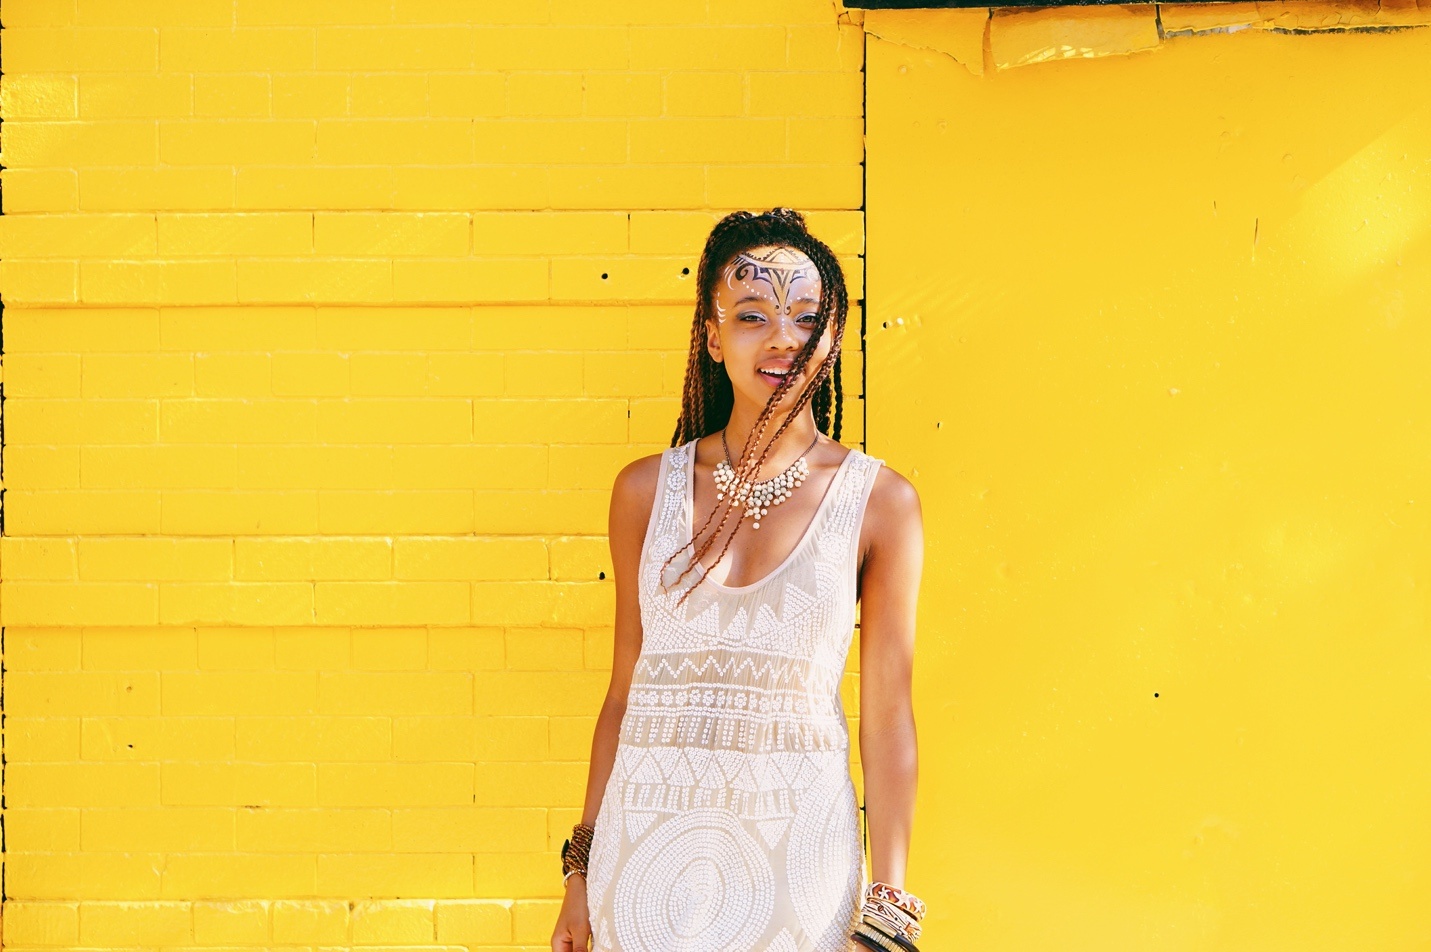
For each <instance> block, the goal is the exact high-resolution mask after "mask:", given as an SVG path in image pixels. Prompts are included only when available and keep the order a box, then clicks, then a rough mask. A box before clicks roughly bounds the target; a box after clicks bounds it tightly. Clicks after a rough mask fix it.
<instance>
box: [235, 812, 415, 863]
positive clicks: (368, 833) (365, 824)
mask: <svg viewBox="0 0 1431 952" xmlns="http://www.w3.org/2000/svg"><path fill="white" fill-rule="evenodd" d="M236 838H237V843H238V848H239V849H240V850H243V851H245V852H255V853H284V852H292V851H295V850H302V851H308V852H314V853H323V852H333V851H342V852H345V853H363V852H371V851H384V850H390V849H392V848H393V836H392V812H391V811H390V810H386V809H381V810H380V809H354V808H351V807H345V808H342V809H331V808H321V809H297V808H289V807H270V808H266V809H251V808H245V809H241V810H239V811H238V816H237V825H236Z"/></svg>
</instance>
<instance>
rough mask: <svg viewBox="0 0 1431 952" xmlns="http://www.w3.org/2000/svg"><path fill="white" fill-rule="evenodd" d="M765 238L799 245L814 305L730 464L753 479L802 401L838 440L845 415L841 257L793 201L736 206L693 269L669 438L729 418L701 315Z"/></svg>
mask: <svg viewBox="0 0 1431 952" xmlns="http://www.w3.org/2000/svg"><path fill="white" fill-rule="evenodd" d="M768 245H784V246H787V247H790V248H794V249H796V250H797V251H800V252H803V253H804V254H805V255H806V256H807V257H808V258H809V259H810V260H811V261H812V262H813V263H814V265H815V268H816V270H817V271H818V272H819V274H820V305H819V311H818V314H817V315H816V323H815V325H814V327H812V328H811V332H810V337H809V339H808V340H807V341H806V342H805V344H804V346H803V347H802V348H801V349H800V351H799V353H797V354H796V355H795V361H794V365H793V366H792V367H791V368H790V372H789V373H788V374H787V375H786V376H785V378H784V379H783V380H781V381H780V385H779V386H777V387H776V388H775V391H774V392H773V393H772V394H771V395H770V399H769V400H767V401H766V404H765V407H764V409H762V410H761V412H760V415H759V416H758V417H757V418H756V421H755V425H754V426H752V427H751V430H750V435H749V436H748V437H747V439H746V443H745V446H744V448H743V449H742V450H741V453H740V458H739V461H738V462H736V463H734V465H733V468H734V470H735V475H736V478H737V479H739V480H752V481H753V480H754V479H755V476H756V474H757V473H759V472H760V468H761V466H763V465H764V464H765V460H766V457H767V456H769V454H770V450H771V449H772V448H773V447H774V446H775V444H776V442H777V441H778V440H779V439H780V436H781V434H782V433H784V432H785V429H786V428H787V427H788V426H789V425H790V424H791V423H792V422H793V421H794V420H795V419H796V418H797V417H798V415H799V414H800V412H801V411H802V410H803V409H804V408H805V404H806V403H809V404H810V405H811V410H812V411H813V413H814V416H815V427H816V429H818V430H819V431H820V432H822V433H824V434H826V435H827V436H829V437H830V438H832V439H834V440H839V438H840V430H841V425H842V424H843V422H844V392H843V388H842V384H841V380H840V370H841V366H842V350H841V344H842V342H843V340H844V334H845V317H846V315H847V314H848V313H849V295H848V293H847V292H846V290H845V274H844V271H843V270H842V269H841V268H840V263H839V261H838V260H837V259H836V258H835V253H834V252H833V251H831V250H830V247H829V246H828V245H826V244H825V243H824V242H823V241H821V240H820V239H818V238H816V237H815V236H814V235H812V234H810V230H809V228H807V227H806V224H805V218H804V216H803V215H801V214H800V213H799V212H797V211H795V210H794V209H792V208H772V209H771V210H770V211H767V212H761V213H760V214H758V215H757V214H753V213H751V212H747V211H738V212H732V213H731V214H729V215H727V216H725V217H724V218H722V219H721V220H720V221H718V222H717V223H716V225H715V227H714V228H712V229H711V233H710V236H709V237H708V238H707V239H706V245H705V249H704V250H703V251H702V252H701V262H700V265H699V267H698V268H697V271H696V311H695V317H694V320H693V321H692V323H691V346H690V353H689V356H688V357H687V360H686V380H685V386H684V388H683V390H682V392H681V415H680V418H679V419H678V420H677V421H676V431H675V433H674V434H673V435H672V437H671V446H673V447H676V446H681V445H683V444H685V443H688V442H690V441H691V440H695V439H699V438H701V437H703V436H708V435H710V434H712V433H715V432H717V431H719V430H720V429H721V428H722V427H724V426H725V425H726V424H727V423H728V422H729V421H730V413H731V410H732V408H733V407H734V406H735V394H734V390H733V388H732V387H731V383H730V376H729V375H728V374H727V373H726V368H725V364H723V363H719V362H717V361H716V360H714V359H712V357H711V355H710V351H709V350H708V349H707V348H706V335H707V333H708V329H707V321H709V320H711V319H712V317H713V314H714V310H715V296H716V283H717V282H718V281H719V280H720V277H721V273H722V271H723V270H724V268H725V266H726V264H727V263H728V262H729V261H730V260H731V259H732V258H734V257H735V256H736V255H738V254H740V253H742V252H745V251H750V250H751V249H753V248H760V247H764V246H768ZM831 324H833V325H834V328H833V330H834V333H833V339H832V341H831V344H830V351H829V353H828V354H826V355H825V359H824V360H823V361H821V363H820V366H819V367H817V368H816V369H815V372H814V373H813V374H812V375H811V377H810V380H809V381H808V382H807V383H806V384H805V387H804V389H803V390H801V391H800V393H799V394H798V395H797V396H796V399H795V401H794V403H793V405H792V406H791V407H790V410H789V412H787V413H786V414H785V417H784V419H783V420H781V422H780V423H779V425H778V426H776V428H775V432H774V433H773V434H772V435H771V436H770V439H769V441H768V442H766V443H765V444H764V448H763V449H762V450H761V451H760V452H759V453H758V454H756V453H755V452H754V450H755V448H757V447H760V446H761V440H762V439H763V438H764V436H765V433H766V431H767V430H768V429H769V426H770V422H771V420H772V419H773V418H774V416H775V413H776V407H777V406H779V404H780V402H781V401H782V400H783V399H784V398H785V395H786V394H787V393H788V392H789V391H790V389H791V387H792V386H793V385H794V382H795V381H796V379H798V378H799V377H800V375H801V374H802V373H803V372H804V371H805V368H806V367H807V366H808V365H809V363H810V358H811V357H812V356H813V354H814V353H815V351H816V350H817V349H818V348H819V346H820V341H821V339H822V338H823V337H824V336H825V331H826V329H827V328H829V327H830V326H831ZM727 497H728V498H726V499H725V501H724V503H723V504H722V503H717V505H716V507H715V509H713V510H712V511H711V513H710V515H708V516H707V517H706V520H705V522H704V523H703V524H702V525H701V527H700V528H699V529H697V530H696V531H695V533H694V534H693V542H694V540H695V539H701V538H702V537H703V536H704V541H702V542H701V543H700V544H698V545H696V546H695V552H694V554H693V555H692V557H691V560H690V564H689V565H687V566H686V567H685V568H684V569H683V570H682V571H681V574H680V576H679V577H678V578H677V579H676V580H675V582H676V583H679V582H680V580H681V579H683V578H685V576H686V575H687V574H688V573H690V572H691V571H692V570H693V569H694V568H695V566H696V564H697V563H698V562H699V561H700V560H701V558H702V557H703V556H704V555H705V554H706V553H707V552H709V551H710V549H711V547H712V546H713V544H714V542H715V540H716V539H717V538H719V537H720V534H721V532H722V530H723V529H724V528H725V526H726V524H727V522H728V521H729V518H730V515H731V513H732V512H733V511H735V500H734V498H731V497H730V494H727ZM717 515H719V516H720V519H719V521H718V522H717V523H716V526H715V529H714V530H713V531H712V532H711V533H710V534H709V535H705V532H706V530H707V529H708V528H710V525H711V523H712V522H715V521H716V516H717ZM739 529H740V520H739V519H737V520H736V525H735V529H734V530H732V531H731V534H730V538H728V539H726V541H725V544H724V545H723V546H722V547H721V551H720V554H719V555H718V556H717V557H716V561H717V562H719V561H720V560H721V559H722V558H724V557H725V553H726V550H728V549H729V548H730V542H731V539H734V538H735V533H736V531H739ZM688 548H689V547H688ZM681 551H684V550H678V551H677V552H676V553H674V554H672V556H671V558H670V559H668V560H667V562H666V564H667V565H668V566H669V565H670V563H671V562H672V561H673V560H674V559H675V558H676V556H677V555H679V554H681ZM703 577H704V576H703ZM673 584H675V583H673ZM697 584H699V581H698V582H697ZM693 588H694V586H693ZM689 594H690V591H689V590H688V591H687V592H685V593H684V594H683V595H682V596H681V598H682V600H683V601H684V599H685V596H686V595H689Z"/></svg>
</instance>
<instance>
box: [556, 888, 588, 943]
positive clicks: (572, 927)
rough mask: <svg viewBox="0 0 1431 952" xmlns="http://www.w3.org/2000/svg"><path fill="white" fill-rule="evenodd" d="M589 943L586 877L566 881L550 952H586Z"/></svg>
mask: <svg viewBox="0 0 1431 952" xmlns="http://www.w3.org/2000/svg"><path fill="white" fill-rule="evenodd" d="M590 942H591V913H590V912H589V911H588V910H587V908H586V877H585V876H582V875H580V874H577V875H575V876H572V877H571V878H570V879H568V880H567V881H566V897H565V898H564V899H562V901H561V912H559V913H557V922H556V929H555V930H553V931H552V952H587V948H588V946H589V944H590Z"/></svg>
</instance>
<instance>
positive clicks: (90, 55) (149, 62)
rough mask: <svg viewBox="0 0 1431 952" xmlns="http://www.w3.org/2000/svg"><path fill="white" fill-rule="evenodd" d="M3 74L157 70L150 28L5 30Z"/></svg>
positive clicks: (156, 52)
mask: <svg viewBox="0 0 1431 952" xmlns="http://www.w3.org/2000/svg"><path fill="white" fill-rule="evenodd" d="M4 64H6V74H11V73H82V72H96V73H99V72H124V70H147V72H153V70H156V69H159V34H157V33H156V31H155V30H153V29H145V27H133V29H24V27H7V29H6V53H4Z"/></svg>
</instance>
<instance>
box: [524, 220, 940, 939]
mask: <svg viewBox="0 0 1431 952" xmlns="http://www.w3.org/2000/svg"><path fill="white" fill-rule="evenodd" d="M697 284H698V287H697V305H696V313H695V321H694V324H693V327H692V335H691V350H690V357H689V362H688V364H687V368H686V382H685V392H684V396H683V401H682V408H681V417H680V421H679V423H678V424H677V427H676V432H675V436H674V438H673V439H672V446H671V449H669V450H666V451H664V452H662V453H660V454H658V455H655V456H649V457H646V458H644V459H640V460H637V461H635V462H633V463H631V464H630V465H628V466H627V467H626V468H625V469H623V470H622V471H621V473H620V474H619V475H618V476H617V478H616V482H615V485H614V487H613V489H612V497H611V509H610V529H609V534H610V545H611V553H612V560H613V569H614V572H615V583H616V632H615V648H614V657H613V663H612V674H611V686H610V689H609V691H608V693H607V696H606V701H605V703H604V704H603V706H602V709H601V714H600V716H599V718H598V719H597V724H596V732H595V737H594V739H593V742H592V752H591V767H590V772H589V775H588V785H587V793H586V804H585V808H584V810H583V813H582V823H580V824H578V825H577V826H576V828H575V829H574V830H573V832H572V837H571V839H569V840H568V842H567V844H566V845H565V846H564V847H563V850H562V853H563V868H564V871H565V875H566V896H565V899H564V901H563V904H562V909H561V913H560V915H559V917H558V921H557V925H556V929H555V931H554V934H553V936H552V948H553V949H554V950H558V952H574V950H584V949H586V948H587V945H588V942H590V943H591V946H592V948H594V949H597V950H601V952H747V950H748V952H845V950H849V949H853V948H865V947H867V948H873V949H895V950H900V952H904V950H908V949H911V948H913V947H914V945H913V941H914V940H915V939H917V938H918V936H919V919H920V918H921V917H922V915H923V911H924V909H923V905H922V904H921V903H920V902H919V900H918V899H917V898H916V897H914V896H913V895H912V894H910V893H907V892H905V891H904V889H903V887H904V875H905V865H906V859H907V854H908V848H909V840H910V829H911V825H912V821H913V814H914V791H915V780H916V773H917V766H916V764H917V756H916V749H915V730H914V717H913V712H912V705H911V702H910V675H911V668H912V664H913V655H914V616H915V602H916V598H917V594H918V587H919V576H920V571H921V567H922V560H923V535H922V526H921V517H920V508H919V498H918V495H917V494H916V492H915V490H914V487H913V486H911V485H910V483H909V482H908V481H907V480H906V479H904V477H902V476H900V475H899V474H897V473H895V472H893V471H892V470H890V469H889V468H888V467H886V466H884V465H882V461H881V460H878V459H875V458H873V457H870V456H867V455H866V454H864V453H861V452H859V451H858V450H850V449H846V448H845V447H843V446H841V445H840V443H839V437H840V428H841V421H842V407H841V397H842V394H841V385H840V373H839V371H840V366H841V344H842V342H843V338H844V330H845V317H846V313H847V311H848V299H847V296H846V291H845V281H844V275H843V273H842V272H841V270H840V266H839V264H838V262H837V261H836V259H835V256H834V254H833V253H832V252H831V251H830V249H829V248H828V247H827V246H826V245H825V244H824V243H822V242H820V241H819V240H818V239H816V238H815V237H813V236H812V235H811V234H810V233H809V231H808V230H807V229H806V227H805V221H804V219H803V218H802V217H801V216H800V215H799V214H798V213H796V212H794V211H791V210H790V209H784V208H781V209H774V210H772V211H770V212H766V213H763V214H760V215H753V214H750V213H748V212H736V213H734V214H732V215H729V216H727V217H726V218H724V219H722V220H721V221H720V222H719V223H718V224H717V225H716V226H715V228H714V229H713V230H712V231H711V234H710V237H709V239H708V240H707V242H706V246H705V250H704V252H703V254H702V256H701V263H700V267H699V271H698V275H697ZM826 434H828V435H826ZM857 599H858V600H860V603H861V611H860V621H861V624H860V751H861V760H862V763H863V769H864V786H865V818H866V828H867V831H868V842H869V855H868V860H869V876H870V879H869V881H868V882H866V878H865V868H864V864H865V859H866V857H865V851H864V847H863V844H862V842H861V837H860V832H859V810H858V806H857V804H856V802H855V791H854V784H853V782H852V780H851V777H850V771H849V734H848V729H847V727H846V721H845V716H844V711H843V708H842V706H841V703H840V697H839V685H840V679H841V676H842V673H843V671H844V667H845V660H846V653H847V651H848V648H849V645H850V641H851V638H852V634H853V627H854V621H855V603H856V600H857Z"/></svg>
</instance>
